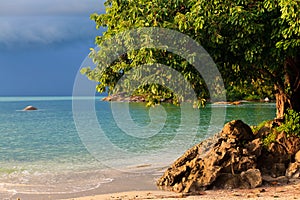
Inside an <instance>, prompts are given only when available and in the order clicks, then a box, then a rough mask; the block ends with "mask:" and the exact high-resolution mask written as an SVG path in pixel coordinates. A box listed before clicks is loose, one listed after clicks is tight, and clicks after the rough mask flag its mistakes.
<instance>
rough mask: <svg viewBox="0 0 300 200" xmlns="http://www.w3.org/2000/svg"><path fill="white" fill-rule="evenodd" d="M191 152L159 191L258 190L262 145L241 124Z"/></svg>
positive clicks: (227, 127) (165, 177) (230, 126)
mask: <svg viewBox="0 0 300 200" xmlns="http://www.w3.org/2000/svg"><path fill="white" fill-rule="evenodd" d="M206 143H207V142H206V141H205V142H202V143H200V144H198V145H196V146H194V147H193V148H191V149H190V150H188V151H187V152H186V153H185V154H184V155H183V156H182V157H181V158H179V159H178V160H177V161H176V162H175V163H174V164H173V165H172V166H171V167H170V168H169V169H168V170H167V171H166V172H165V174H164V175H163V176H162V177H161V178H160V179H159V180H158V182H157V184H158V186H159V187H161V188H163V189H167V190H172V191H175V192H186V193H188V192H196V191H199V190H204V189H207V188H210V187H217V188H219V187H222V188H236V187H244V188H251V187H257V186H258V185H260V184H261V182H262V178H261V175H260V172H259V170H258V171H257V169H256V167H257V164H256V159H257V157H258V156H260V154H261V149H262V145H261V142H260V141H259V140H254V135H253V133H252V130H251V128H250V127H249V126H248V125H246V124H244V123H243V122H242V121H240V120H235V121H232V122H229V123H227V124H226V125H225V126H224V128H223V130H222V131H221V133H220V134H218V135H217V136H215V139H214V140H211V139H210V140H209V142H208V143H210V145H209V148H207V147H208V146H207V145H203V144H206Z"/></svg>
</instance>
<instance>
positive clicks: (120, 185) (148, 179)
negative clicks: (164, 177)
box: [7, 171, 300, 200]
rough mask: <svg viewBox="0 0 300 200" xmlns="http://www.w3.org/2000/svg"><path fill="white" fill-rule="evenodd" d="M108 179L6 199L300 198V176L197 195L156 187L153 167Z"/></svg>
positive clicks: (212, 190) (17, 195) (165, 199)
mask: <svg viewBox="0 0 300 200" xmlns="http://www.w3.org/2000/svg"><path fill="white" fill-rule="evenodd" d="M115 175H116V177H114V178H115V179H114V180H113V181H112V182H109V183H105V184H102V185H100V186H99V187H98V188H95V189H92V190H88V191H82V192H77V193H65V194H55V193H53V194H22V193H19V194H15V195H13V196H11V197H9V198H7V199H9V200H10V199H11V200H13V199H20V200H41V199H43V200H47V199H49V200H57V199H61V200H104V199H107V200H110V199H112V200H121V199H122V200H131V199H164V200H167V199H170V200H175V199H230V200H232V199H240V200H242V199H264V200H266V199H274V198H275V199H300V190H299V189H300V179H293V180H292V181H291V182H290V183H288V184H283V183H280V182H278V183H275V185H266V184H265V185H263V186H260V187H257V188H254V189H231V190H230V189H229V190H226V189H211V190H205V191H202V192H199V194H197V195H193V194H182V193H175V192H170V191H163V190H160V189H159V188H158V187H157V186H156V180H157V179H158V178H159V177H160V176H161V175H160V174H158V172H157V171H156V172H155V171H152V172H146V173H142V174H133V173H119V174H115Z"/></svg>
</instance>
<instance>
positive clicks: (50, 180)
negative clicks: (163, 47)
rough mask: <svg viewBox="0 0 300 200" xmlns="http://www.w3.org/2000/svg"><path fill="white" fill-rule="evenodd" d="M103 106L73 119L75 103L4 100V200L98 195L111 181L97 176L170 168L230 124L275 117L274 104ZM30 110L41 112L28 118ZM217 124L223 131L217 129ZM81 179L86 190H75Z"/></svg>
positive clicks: (0, 170)
mask: <svg viewBox="0 0 300 200" xmlns="http://www.w3.org/2000/svg"><path fill="white" fill-rule="evenodd" d="M86 99H89V100H90V98H81V99H80V100H78V99H77V101H79V102H82V103H83V104H85V103H86V101H85V100H86ZM100 99H101V98H100V97H97V98H95V100H93V99H92V101H94V104H95V105H94V110H95V114H96V116H93V115H90V113H86V111H85V110H84V109H82V110H80V109H77V110H76V114H75V117H74V104H73V105H72V97H0V137H1V139H0V183H2V184H0V196H1V191H6V192H7V191H10V192H11V193H17V192H23V193H24V192H25V193H26V192H27V193H30V192H41V193H43V192H49V193H51V192H77V191H83V190H88V189H91V188H95V187H99V185H100V184H102V183H105V182H109V181H111V179H110V177H109V175H107V174H106V175H104V174H103V173H97V175H95V173H94V172H95V171H97V172H99V170H100V171H101V170H106V169H111V168H113V169H118V170H124V171H128V170H131V171H134V170H135V169H136V168H135V167H138V166H141V165H144V166H150V167H152V168H155V167H163V166H166V165H169V164H171V162H172V161H173V160H174V159H176V158H177V157H178V156H180V155H181V154H182V153H183V151H184V150H185V149H187V148H189V147H191V146H192V145H194V144H196V143H198V142H200V141H201V140H203V139H205V138H207V137H209V136H211V135H213V134H214V133H216V132H218V131H219V130H220V127H222V125H223V123H225V122H228V121H230V120H233V119H241V120H243V121H244V122H246V123H248V124H250V125H255V124H258V123H259V122H261V121H263V120H268V119H272V118H274V117H275V104H272V103H247V104H242V105H239V106H229V105H227V106H226V105H208V106H207V107H206V108H204V109H200V110H196V109H185V108H180V107H176V106H172V105H163V106H160V107H157V108H146V107H145V105H144V104H142V103H131V104H129V105H128V104H127V103H115V104H113V105H111V103H109V102H103V101H100ZM28 105H33V106H35V107H37V108H39V110H37V111H22V109H23V108H24V107H26V106H28ZM72 106H73V107H72ZM112 106H113V107H112ZM186 106H187V107H190V108H191V105H186ZM72 108H73V110H72ZM83 108H84V107H83ZM224 111H225V112H226V113H225V112H224ZM212 112H213V113H214V114H212ZM126 113H127V114H129V115H126ZM149 113H150V117H149ZM224 113H225V115H224V117H225V118H224V120H223V121H222V119H223V118H222V115H223V114H224ZM93 117H96V119H97V124H96V125H95V121H93V119H92V118H93ZM197 117H199V121H197V120H196V122H197V123H196V124H195V119H196V118H197ZM74 118H76V119H74ZM194 118H195V119H194ZM216 118H220V119H218V120H217V121H216V122H218V123H219V122H220V123H221V124H211V121H213V122H214V120H216ZM76 120H80V122H79V123H78V121H76ZM151 120H152V123H151ZM182 120H183V121H184V123H183V122H182ZM94 127H100V128H99V130H101V131H99V130H98V129H96V130H95V128H94ZM99 132H101V133H102V134H99ZM192 132H193V134H192ZM66 177H68V179H66ZM79 178H80V180H81V181H80V183H81V184H80V185H74V183H75V182H76V183H78V184H79V182H78V181H76V179H79ZM66 180H68V183H66V182H65V181H66ZM84 180H86V181H84ZM3 183H5V184H6V185H5V184H4V185H5V186H3ZM14 184H31V185H36V187H31V189H28V188H23V187H16V185H14ZM9 185H11V186H9ZM61 185H64V187H63V188H62V187H61ZM50 186H51V187H50ZM1 187H3V188H1Z"/></svg>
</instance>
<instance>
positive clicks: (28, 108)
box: [23, 106, 37, 111]
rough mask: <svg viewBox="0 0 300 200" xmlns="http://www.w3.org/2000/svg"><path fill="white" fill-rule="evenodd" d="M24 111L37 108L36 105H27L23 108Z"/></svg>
mask: <svg viewBox="0 0 300 200" xmlns="http://www.w3.org/2000/svg"><path fill="white" fill-rule="evenodd" d="M23 110H24V111H29V110H37V108H36V107H33V106H27V107H25V108H24V109H23Z"/></svg>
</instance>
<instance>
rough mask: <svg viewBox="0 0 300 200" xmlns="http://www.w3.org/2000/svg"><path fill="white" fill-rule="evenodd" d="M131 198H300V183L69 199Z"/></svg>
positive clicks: (74, 199) (111, 194) (73, 199)
mask: <svg viewBox="0 0 300 200" xmlns="http://www.w3.org/2000/svg"><path fill="white" fill-rule="evenodd" d="M131 199H135V200H138V199H140V200H141V199H164V200H168V199H170V200H175V199H231V200H233V199H241V200H242V199H249V200H251V199H264V200H266V199H300V183H299V182H298V183H294V184H289V185H285V186H272V187H269V186H268V187H260V188H255V189H234V190H207V191H204V192H201V193H199V194H198V195H191V196H188V195H184V194H177V193H173V192H166V191H160V190H152V191H128V192H120V193H110V194H102V195H93V196H85V197H79V198H70V199H68V200H131Z"/></svg>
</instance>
